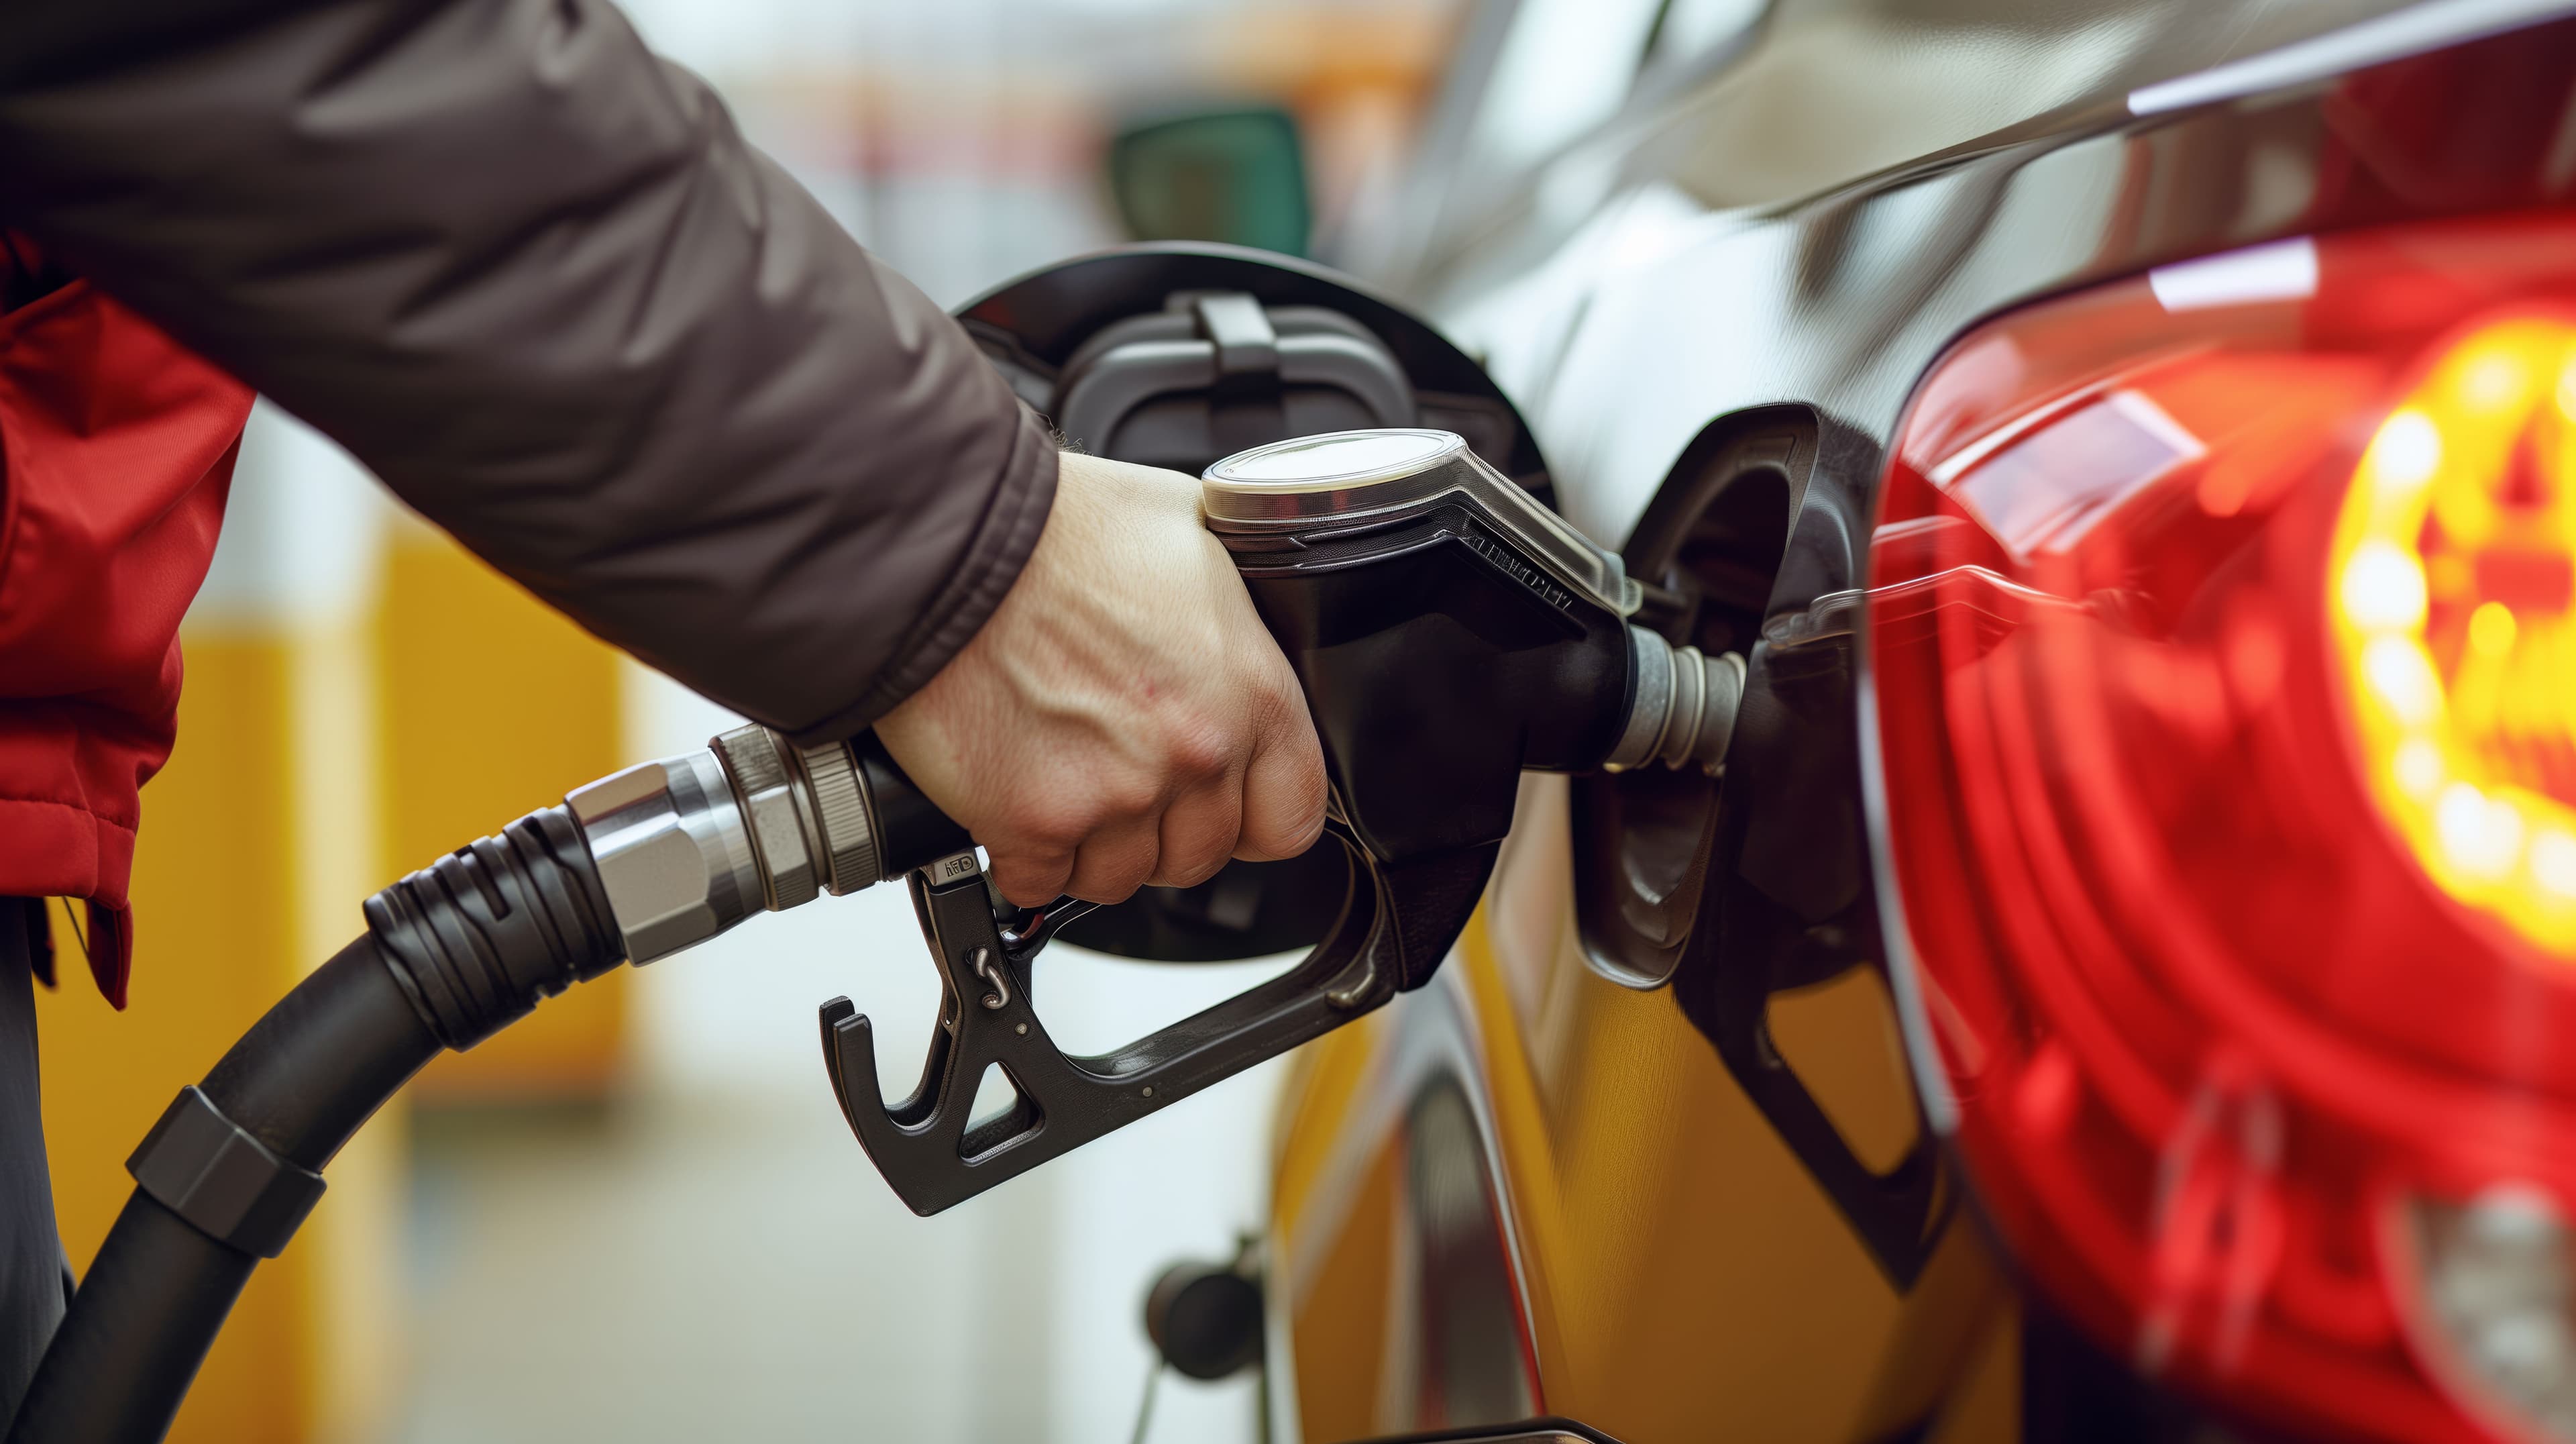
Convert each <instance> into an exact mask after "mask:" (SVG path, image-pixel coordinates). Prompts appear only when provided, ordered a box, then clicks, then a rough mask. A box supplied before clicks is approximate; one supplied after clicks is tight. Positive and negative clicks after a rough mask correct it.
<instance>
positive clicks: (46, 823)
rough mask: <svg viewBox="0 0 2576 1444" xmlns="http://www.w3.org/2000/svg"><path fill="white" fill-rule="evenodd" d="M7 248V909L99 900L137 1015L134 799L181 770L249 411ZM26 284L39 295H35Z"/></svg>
mask: <svg viewBox="0 0 2576 1444" xmlns="http://www.w3.org/2000/svg"><path fill="white" fill-rule="evenodd" d="M42 278H43V272H42V268H41V266H40V265H39V264H38V263H37V262H36V259H35V257H34V254H33V252H32V250H31V248H29V247H28V246H27V245H26V244H25V243H24V242H16V241H10V240H0V295H9V294H10V293H11V292H12V291H14V292H15V293H16V296H17V297H18V298H23V297H24V296H25V295H26V294H27V293H28V292H29V291H33V290H41V291H42V294H40V295H37V296H35V297H34V299H31V300H25V301H24V303H23V304H20V305H18V306H17V307H16V308H15V309H12V310H8V311H6V312H5V313H0V897H76V898H85V899H87V900H88V902H89V951H90V959H89V963H90V971H91V973H92V974H93V975H94V976H95V977H96V978H97V979H98V985H99V988H100V989H101V990H102V991H104V992H105V993H106V994H107V996H108V1000H109V1001H110V1002H112V1003H114V1004H115V1005H116V1006H118V1007H120V1008H121V1007H123V1006H125V982H126V973H127V970H128V968H129V966H130V964H131V960H132V956H133V934H132V929H131V927H130V926H129V925H128V922H127V903H126V885H127V881H128V879H129V878H130V877H131V875H132V872H133V867H134V832H135V826H136V824H137V822H139V821H140V819H141V812H142V809H141V806H140V803H139V800H138V797H137V794H138V792H139V791H140V789H141V788H142V786H143V784H144V782H145V781H146V780H147V779H149V778H150V777H151V776H152V774H153V773H155V772H157V771H159V770H160V768H161V764H162V763H163V762H164V761H166V760H168V758H169V756H170V744H171V740H172V738H173V736H174V735H175V734H176V731H177V724H178V708H179V672H180V667H179V618H180V615H181V614H182V613H184V612H186V611H187V609H188V603H189V600H190V599H191V598H192V597H194V596H195V595H196V592H197V587H198V585H199V584H200V583H202V582H203V581H204V580H205V576H206V566H207V563H208V562H209V561H211V560H212V559H213V556H214V550H215V531H216V528H217V527H218V526H219V525H220V524H221V522H222V519H223V509H224V496H225V493H226V492H227V490H229V488H230V486H231V483H232V470H233V460H234V458H235V456H236V455H237V454H238V452H239V450H240V447H241V431H242V422H243V421H244V419H245V418H247V417H248V416H249V414H250V403H251V393H250V391H249V389H248V388H247V387H245V386H243V385H242V384H241V383H239V382H237V381H235V380H233V379H232V378H231V377H229V376H227V375H225V374H224V373H222V372H221V371H218V370H216V369H215V368H214V367H213V366H210V365H208V364H207V363H206V362H204V361H201V360H199V359H197V358H196V357H195V356H193V355H191V354H189V353H188V352H186V351H184V350H182V349H180V347H179V346H178V344H177V343H175V342H173V341H171V340H170V339H169V338H168V337H166V336H164V335H163V334H161V332H160V331H159V330H157V329H155V328H154V327H153V326H151V325H150V324H149V323H147V322H145V321H144V320H142V319H141V318H140V317H138V316H136V315H135V314H134V313H133V312H131V311H128V310H126V309H125V308H124V307H122V306H119V305H118V304H116V303H115V302H114V301H111V300H109V299H108V298H107V297H105V296H102V295H100V294H98V293H97V292H96V291H94V290H92V289H91V288H90V286H89V284H88V283H87V282H85V281H80V280H68V281H64V282H63V283H61V284H58V285H53V286H52V287H51V288H50V289H45V288H44V281H43V279H42ZM31 281H33V282H35V284H30V283H31Z"/></svg>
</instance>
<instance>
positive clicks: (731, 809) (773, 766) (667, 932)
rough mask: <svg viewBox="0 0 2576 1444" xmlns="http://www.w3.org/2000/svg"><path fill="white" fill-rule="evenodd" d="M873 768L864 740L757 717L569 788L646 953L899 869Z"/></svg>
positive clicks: (636, 944)
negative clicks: (882, 825) (815, 735)
mask: <svg viewBox="0 0 2576 1444" xmlns="http://www.w3.org/2000/svg"><path fill="white" fill-rule="evenodd" d="M872 794H873V788H872V787H871V785H870V782H869V778H868V769H867V768H866V767H865V766H863V765H862V763H861V761H860V759H859V757H858V756H857V754H856V753H855V752H854V751H853V749H852V747H851V745H850V744H849V743H846V742H827V743H822V744H819V745H816V746H811V747H800V746H798V745H797V744H795V743H793V742H791V741H789V740H788V739H787V738H785V737H784V736H781V735H780V734H779V733H777V732H774V731H772V730H770V729H769V728H767V727H762V726H760V725H758V724H756V723H755V724H751V725H747V726H742V727H737V728H735V729H734V730H732V731H730V732H726V733H724V734H722V735H720V736H718V737H716V738H715V739H714V740H713V741H711V742H710V743H709V744H708V745H707V746H706V747H705V748H704V749H702V750H700V751H697V752H691V753H687V754H685V755H682V756H679V757H665V758H661V759H659V760H657V761H653V762H646V763H642V764H639V765H637V766H634V767H629V768H627V769H626V770H625V771H623V772H618V773H614V774H612V775H610V776H607V777H603V778H601V779H600V780H599V781H597V782H594V783H591V784H590V785H589V786H587V787H582V788H578V789H575V790H574V791H573V792H572V793H571V794H569V795H568V796H566V797H565V798H564V804H565V806H566V807H568V808H569V809H570V810H571V812H572V815H573V818H574V820H575V821H577V822H579V823H580V824H581V830H582V835H583V837H584V838H585V839H586V840H587V842H588V844H589V846H590V853H591V858H592V860H593V861H594V862H595V863H596V864H597V865H598V868H599V880H600V884H601V886H602V887H603V888H604V889H606V891H607V893H608V904H609V908H610V910H611V911H612V912H613V913H615V914H616V917H617V926H618V928H619V930H620V931H621V932H623V933H624V934H625V938H626V948H627V956H628V957H629V958H630V959H632V960H633V961H635V962H637V963H648V962H651V961H653V960H654V959H656V958H662V957H668V956H669V955H671V954H672V953H676V952H678V951H680V950H681V949H683V948H687V947H691V946H694V945H696V944H698V943H702V942H705V941H706V940H707V939H709V938H712V937H714V936H715V935H717V934H718V933H721V932H723V931H725V930H726V929H728V928H730V927H732V926H733V925H734V924H736V923H739V922H741V921H742V920H743V919H745V918H747V917H749V916H751V915H752V914H753V913H755V912H763V911H766V912H784V911H786V910H787V909H789V908H792V907H800V906H802V905H804V904H806V903H809V902H812V901H813V900H814V899H815V898H816V897H817V896H818V895H820V894H822V893H825V892H829V893H831V894H832V895H833V896H835V897H838V896H841V895H843V894H846V893H853V892H857V891H858V890H859V889H861V888H864V887H867V886H869V885H871V884H873V883H876V882H879V881H882V880H883V879H884V877H885V876H886V875H887V874H885V873H884V872H883V871H881V867H880V865H881V862H882V857H883V850H882V849H881V848H880V846H879V840H880V837H881V833H880V831H879V829H878V827H877V823H876V807H875V801H874V798H873V795H872Z"/></svg>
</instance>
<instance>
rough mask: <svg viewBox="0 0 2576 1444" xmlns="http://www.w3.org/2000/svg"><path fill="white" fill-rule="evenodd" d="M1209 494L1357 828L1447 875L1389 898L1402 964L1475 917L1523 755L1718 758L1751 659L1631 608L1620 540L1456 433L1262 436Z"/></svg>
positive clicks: (1214, 526)
mask: <svg viewBox="0 0 2576 1444" xmlns="http://www.w3.org/2000/svg"><path fill="white" fill-rule="evenodd" d="M1203 495H1204V505H1205V508H1206V513H1207V522H1208V526H1209V529H1210V530H1212V531H1214V532H1216V533H1217V535H1218V536H1219V537H1220V538H1221V539H1222V540H1223V541H1224V543H1225V545H1226V547H1227V549H1228V550H1229V551H1231V552H1232V553H1233V555H1234V559H1235V565H1236V566H1237V567H1238V568H1240V569H1241V571H1242V573H1243V579H1244V583H1245V585H1246V586H1247V587H1249V588H1250V589H1251V592H1252V599H1253V604H1254V605H1255V606H1256V607H1257V608H1258V609H1259V610H1260V612H1261V617H1262V620H1263V621H1264V622H1265V623H1267V624H1268V625H1269V628H1270V631H1271V634H1272V635H1273V636H1274V637H1276V638H1277V639H1278V642H1279V645H1280V648H1281V650H1282V651H1284V652H1285V653H1286V654H1287V656H1288V662H1289V665H1290V666H1291V667H1292V668H1293V669H1294V670H1295V671H1296V673H1297V678H1298V681H1299V682H1300V683H1301V684H1302V685H1303V686H1304V688H1305V691H1306V699H1307V703H1308V706H1309V707H1310V709H1311V710H1312V712H1313V714H1314V718H1315V725H1316V728H1317V730H1318V732H1319V733H1320V734H1321V735H1322V738H1323V742H1324V756H1325V760H1326V763H1327V765H1328V766H1329V768H1330V769H1331V773H1332V779H1333V785H1334V791H1335V797H1336V800H1337V802H1338V804H1339V807H1340V811H1341V815H1342V816H1343V818H1344V819H1345V820H1346V821H1347V822H1348V824H1349V827H1350V830H1351V833H1352V835H1353V836H1354V838H1355V839H1356V840H1357V841H1358V843H1359V845H1360V846H1361V847H1362V848H1363V849H1364V850H1365V851H1366V853H1367V854H1368V855H1369V857H1370V858H1371V859H1372V860H1373V861H1374V862H1375V864H1376V865H1377V866H1378V867H1379V868H1381V869H1382V870H1386V871H1388V872H1390V873H1391V874H1395V875H1400V876H1410V875H1413V874H1416V873H1419V872H1425V871H1428V872H1433V873H1440V874H1443V875H1444V877H1445V880H1444V881H1443V882H1442V883H1441V884H1440V885H1439V886H1437V887H1436V888H1434V889H1432V890H1431V891H1430V892H1429V893H1427V894H1426V895H1425V896H1424V897H1422V898H1418V899H1416V898H1402V897H1400V898H1399V899H1398V900H1397V903H1396V906H1397V908H1398V911H1399V913H1407V914H1409V915H1407V916H1405V917H1404V919H1403V927H1404V929H1405V931H1407V932H1408V933H1413V934H1416V935H1418V937H1419V939H1420V945H1419V946H1416V947H1410V948H1408V949H1407V952H1406V956H1405V957H1404V959H1403V968H1402V978H1401V986H1403V987H1406V988H1412V987H1418V986H1420V984H1421V983H1422V982H1423V980H1424V979H1426V978H1428V977H1429V976H1430V972H1431V970H1432V969H1433V968H1435V967H1437V966H1438V965H1439V962H1440V957H1441V955H1442V954H1444V953H1445V952H1446V951H1447V949H1448V946H1449V943H1450V941H1451V940H1453V939H1454V938H1455V936H1456V933H1457V930H1458V928H1459V927H1461V926H1463V925H1464V923H1465V913H1464V912H1463V911H1459V908H1460V899H1459V898H1458V896H1457V895H1456V894H1457V893H1458V890H1459V887H1460V881H1459V876H1460V875H1462V874H1463V872H1467V871H1472V873H1473V878H1474V883H1473V887H1472V888H1471V889H1469V892H1470V893H1471V894H1472V893H1473V892H1476V891H1481V889H1482V887H1483V884H1484V874H1485V871H1486V870H1487V869H1488V868H1490V866H1491V862H1492V858H1493V854H1494V851H1495V850H1496V849H1497V848H1498V847H1499V846H1500V844H1501V841H1502V838H1503V834H1504V833H1505V832H1507V831H1508V830H1509V829H1510V826H1511V819H1512V806H1513V801H1514V799H1515V798H1516V796H1517V795H1518V790H1519V783H1520V774H1521V773H1523V772H1525V771H1542V772H1590V771H1594V770H1610V771H1618V770H1622V769H1625V768H1630V767H1640V766H1647V765H1655V764H1660V765H1663V766H1667V767H1684V766H1690V767H1700V768H1704V769H1707V770H1710V771H1714V770H1716V769H1717V768H1718V767H1719V766H1720V765H1721V763H1722V762H1723V760H1724V758H1725V755H1726V746H1727V742H1728V740H1729V738H1730V737H1731V736H1732V735H1733V733H1734V727H1735V711H1736V705H1737V703H1738V701H1739V700H1740V699H1741V698H1742V696H1743V691H1744V662H1743V659H1742V658H1740V657H1737V656H1735V655H1733V654H1731V653H1730V654H1727V655H1725V656H1721V657H1715V658H1711V657H1706V656H1703V655H1702V654H1701V653H1700V652H1699V650H1698V649H1697V648H1694V647H1679V648H1676V647H1674V646H1672V645H1671V644H1670V643H1668V642H1667V641H1665V640H1664V638H1663V637H1662V635H1661V634H1659V633H1657V632H1653V631H1650V630H1648V629H1646V628H1644V627H1639V626H1634V625H1632V624H1631V623H1630V622H1629V618H1630V617H1631V616H1632V615H1633V614H1634V613H1635V612H1636V611H1637V609H1638V605H1639V602H1640V601H1641V599H1642V594H1643V588H1642V587H1640V586H1639V584H1638V583H1637V582H1636V581H1635V580H1634V579H1632V578H1630V577H1629V576H1628V575H1627V572H1626V568H1625V567H1624V566H1623V565H1622V564H1621V562H1620V560H1619V558H1618V556H1617V555H1616V554H1614V553H1612V552H1610V551H1608V550H1606V549H1604V548H1602V547H1601V546H1599V545H1597V544H1595V543H1594V542H1593V541H1592V540H1591V539H1590V538H1588V537H1585V536H1584V535H1583V534H1582V533H1580V532H1578V531H1576V530H1575V529H1574V528H1573V527H1571V526H1570V525H1568V524H1567V523H1566V522H1565V521H1564V520H1563V519H1562V518H1560V517H1558V516H1557V515H1556V514H1555V513H1554V512H1551V511H1549V510H1548V509H1547V508H1545V507H1543V506H1541V505H1539V503H1538V502H1537V501H1536V500H1535V499H1533V498H1532V497H1531V496H1530V495H1529V493H1528V492H1527V491H1525V490H1523V489H1522V488H1521V487H1519V486H1517V485H1515V484H1514V483H1513V482H1512V481H1511V480H1510V479H1509V478H1507V477H1505V476H1504V475H1502V474H1501V473H1500V472H1498V471H1496V470H1494V468H1492V467H1491V466H1488V465H1486V464H1485V462H1484V461H1483V460H1482V459H1480V458H1479V457H1477V456H1476V455H1475V453H1474V452H1472V451H1470V450H1469V449H1468V448H1467V444H1466V442H1465V441H1464V440H1462V439H1461V438H1460V437H1458V436H1457V435H1455V434H1454V433H1451V432H1446V431H1431V430H1379V431H1346V432H1335V433H1331V434H1328V435H1323V436H1310V437H1301V438H1298V439H1296V440H1292V441H1282V442H1277V443H1274V444H1272V445H1269V446H1262V447H1255V448H1254V449H1252V450H1250V451H1245V452H1241V453H1239V454H1237V455H1234V456H1230V457H1227V458H1226V459H1225V460H1223V461H1220V462H1218V463H1216V464H1215V465H1214V466H1211V467H1209V468H1208V471H1207V475H1206V478H1205V482H1204V493H1203ZM1399 891H1400V892H1401V891H1403V890H1402V889H1399ZM1465 902H1466V905H1468V906H1472V902H1473V898H1472V896H1469V897H1468V898H1467V899H1465ZM1424 907H1429V908H1430V909H1431V911H1430V912H1428V913H1424V912H1421V911H1419V910H1420V909H1422V908H1424Z"/></svg>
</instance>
